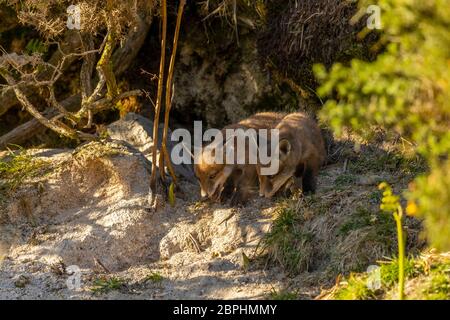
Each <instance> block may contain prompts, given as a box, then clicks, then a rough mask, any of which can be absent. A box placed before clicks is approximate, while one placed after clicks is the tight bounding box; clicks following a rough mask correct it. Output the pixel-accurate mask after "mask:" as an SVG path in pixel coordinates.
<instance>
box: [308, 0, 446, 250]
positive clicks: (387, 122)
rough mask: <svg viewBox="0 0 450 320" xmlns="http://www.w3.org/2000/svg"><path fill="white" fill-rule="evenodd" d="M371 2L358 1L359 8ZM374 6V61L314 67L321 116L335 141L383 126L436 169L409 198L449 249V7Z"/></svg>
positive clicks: (412, 0)
mask: <svg viewBox="0 0 450 320" xmlns="http://www.w3.org/2000/svg"><path fill="white" fill-rule="evenodd" d="M370 4H372V2H371V1H369V0H361V1H360V6H361V8H366V7H367V6H368V5H370ZM377 5H379V6H380V7H381V17H382V24H383V29H382V30H381V39H380V42H379V44H380V45H379V47H383V48H384V49H383V51H382V52H380V53H379V54H378V56H377V58H376V60H374V61H372V62H366V61H359V60H352V61H351V62H350V63H349V64H348V65H344V64H339V63H337V64H334V65H333V66H332V67H331V69H330V70H326V68H325V67H324V66H320V65H316V66H315V67H314V71H315V75H316V77H317V78H318V79H319V81H320V82H321V87H320V88H319V89H318V93H319V95H321V96H322V97H326V98H328V100H327V101H326V103H325V105H324V107H323V109H322V110H321V112H320V115H319V116H320V118H321V120H322V121H324V122H326V123H328V124H329V125H330V126H331V127H332V129H333V130H334V131H335V133H336V134H338V135H339V134H341V133H344V132H345V130H346V129H351V130H353V131H354V132H356V133H358V134H360V135H361V136H363V137H364V138H366V139H367V140H369V141H370V139H371V138H373V136H374V132H376V131H377V130H379V129H380V128H381V129H383V130H384V131H387V132H395V133H398V134H400V135H401V136H402V138H403V139H406V140H408V141H410V142H412V144H413V145H414V146H416V151H417V152H418V153H419V154H420V155H422V156H423V157H424V158H425V160H426V161H427V162H428V165H429V166H430V167H432V168H433V171H432V172H431V174H430V175H429V176H428V177H425V176H424V177H421V178H419V179H417V181H416V184H415V189H414V191H413V192H412V195H411V196H410V198H409V199H410V201H414V203H415V204H416V206H417V211H418V214H419V215H420V216H422V217H424V218H425V221H426V222H425V224H426V229H427V235H428V238H429V239H430V242H431V244H433V245H435V246H437V247H439V248H440V249H442V250H449V249H450V240H448V239H449V238H450V237H449V236H448V235H449V232H450V175H449V174H448V172H449V169H450V165H449V164H448V162H449V161H448V160H446V159H448V156H449V155H450V70H449V69H450V32H448V30H449V25H450V3H449V1H448V0H430V1H419V0H404V1H396V0H380V1H378V2H377ZM444 161H447V162H446V163H445V162H444ZM420 171H421V170H413V172H412V173H413V174H416V173H418V172H420ZM391 200H392V199H391ZM390 204H393V203H390ZM390 204H389V203H386V204H385V206H386V209H392V208H391V207H389V206H390ZM410 208H413V209H414V208H415V207H414V206H411V207H410ZM413 211H416V210H413Z"/></svg>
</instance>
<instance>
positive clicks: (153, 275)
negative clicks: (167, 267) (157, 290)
mask: <svg viewBox="0 0 450 320" xmlns="http://www.w3.org/2000/svg"><path fill="white" fill-rule="evenodd" d="M163 280H164V277H163V276H162V275H161V274H159V273H157V272H152V273H150V274H149V275H148V276H147V277H145V280H144V281H145V282H147V281H150V282H153V283H159V282H162V281H163Z"/></svg>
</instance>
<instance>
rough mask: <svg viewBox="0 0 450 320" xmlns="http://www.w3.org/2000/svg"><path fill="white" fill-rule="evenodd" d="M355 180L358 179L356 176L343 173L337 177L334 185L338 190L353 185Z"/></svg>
mask: <svg viewBox="0 0 450 320" xmlns="http://www.w3.org/2000/svg"><path fill="white" fill-rule="evenodd" d="M357 180H358V178H357V177H356V176H354V175H352V174H348V173H343V174H341V175H339V176H338V177H337V178H336V180H334V185H335V186H336V187H338V188H339V187H344V186H348V185H352V184H354V183H355V182H356V181H357Z"/></svg>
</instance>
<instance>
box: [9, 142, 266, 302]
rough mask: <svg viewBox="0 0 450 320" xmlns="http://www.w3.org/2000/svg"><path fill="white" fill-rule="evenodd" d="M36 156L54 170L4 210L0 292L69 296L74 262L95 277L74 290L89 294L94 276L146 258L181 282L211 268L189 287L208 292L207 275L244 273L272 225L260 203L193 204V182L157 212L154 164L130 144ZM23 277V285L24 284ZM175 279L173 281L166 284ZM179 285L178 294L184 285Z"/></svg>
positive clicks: (211, 284)
mask: <svg viewBox="0 0 450 320" xmlns="http://www.w3.org/2000/svg"><path fill="white" fill-rule="evenodd" d="M34 158H37V159H45V160H44V161H45V163H46V165H47V168H46V171H47V172H48V173H47V174H45V175H42V176H39V177H37V178H36V179H33V180H30V181H27V183H26V184H24V185H23V186H22V187H20V188H19V189H18V190H17V191H16V192H15V193H14V195H13V196H12V197H11V198H10V199H9V200H8V205H7V207H6V210H5V212H6V217H5V219H4V220H6V221H7V223H2V224H1V228H2V239H1V240H2V241H0V243H2V248H3V251H5V259H4V261H3V263H2V266H1V274H2V276H1V277H0V279H1V280H0V283H1V286H0V288H1V291H2V292H3V293H1V294H0V296H3V297H17V296H20V297H29V298H30V297H31V298H36V297H37V296H36V294H38V293H39V292H45V295H46V296H47V297H53V296H52V294H51V293H49V289H48V288H43V287H44V286H50V288H52V290H56V291H57V292H58V294H62V295H63V296H64V297H67V296H68V295H70V294H73V292H71V291H70V290H68V289H67V287H66V285H65V279H67V277H68V275H67V274H66V272H67V267H68V266H76V267H77V268H80V270H82V274H83V277H84V278H83V279H84V280H83V281H86V282H87V283H88V284H89V285H85V286H84V289H81V291H79V292H78V294H89V293H90V291H89V290H90V289H89V287H90V284H92V282H93V281H94V280H93V279H95V277H96V275H97V274H105V273H107V274H113V273H119V274H120V273H121V272H122V273H125V274H128V273H129V272H130V271H129V269H130V268H131V269H133V268H137V267H139V266H149V265H152V266H153V268H157V269H159V268H161V267H162V265H171V266H173V267H174V268H176V271H172V272H171V277H172V278H175V279H177V280H179V279H180V278H182V279H184V281H188V279H189V278H191V277H192V276H199V274H203V276H205V277H206V275H205V272H206V273H207V274H208V277H206V278H208V280H204V281H203V282H200V283H196V282H193V283H190V285H189V286H200V287H204V286H207V287H208V288H209V289H211V288H213V287H217V286H219V283H220V282H218V278H220V277H218V278H217V279H216V278H215V277H214V276H212V277H210V276H211V274H214V273H217V274H223V273H229V272H235V275H236V276H237V275H239V276H242V274H241V271H242V261H243V260H242V259H243V258H242V252H245V254H246V255H248V256H251V255H252V254H253V252H254V249H255V248H256V246H257V245H258V243H259V241H260V239H261V237H262V236H263V235H264V234H265V233H266V232H267V230H268V229H269V227H270V223H271V214H270V212H271V211H270V209H268V210H264V209H265V207H264V201H263V202H257V203H256V202H255V203H254V204H252V206H250V207H249V208H248V209H242V210H235V209H232V208H225V207H223V206H207V205H205V204H202V203H196V202H195V200H196V198H197V193H198V192H197V189H196V187H194V186H193V185H191V184H190V183H189V182H184V183H183V184H182V186H181V190H180V191H179V192H177V196H179V197H178V198H177V199H176V205H175V206H174V207H170V206H168V205H167V206H166V207H163V208H161V209H160V210H157V211H156V212H155V211H152V210H151V209H149V203H150V197H151V193H150V190H149V187H148V185H149V183H148V182H149V179H150V168H151V165H150V163H149V162H148V160H147V159H146V158H145V157H144V156H143V155H142V154H141V153H140V152H138V151H137V150H136V149H134V148H132V147H131V146H129V145H127V144H126V143H122V142H116V141H110V142H92V143H89V144H87V145H84V146H82V147H80V148H78V149H76V150H74V151H71V150H48V151H40V152H34ZM182 198H183V199H182ZM255 201H256V200H255ZM267 204H268V203H265V205H266V207H268V206H267ZM255 208H258V209H260V210H255ZM7 229H8V230H9V231H10V232H9V236H8V237H6V236H5V235H6V233H5V231H6V230H7ZM225 257H226V258H225ZM55 270H59V271H58V272H56V273H57V274H58V273H59V276H58V275H57V276H55ZM138 274H139V272H137V273H136V274H134V276H135V277H138ZM258 274H259V275H258V276H259V277H263V273H261V272H258ZM18 277H21V278H20V279H18ZM24 279H28V280H27V281H24ZM226 281H227V282H231V283H229V284H228V285H227V286H230V285H232V286H235V285H236V284H234V285H233V284H232V283H233V281H234V279H231V278H229V279H227V280H226ZM86 282H85V283H86ZM18 283H19V287H22V286H23V287H25V288H21V289H18V288H17V286H18ZM49 283H50V285H49ZM178 285H179V281H174V283H173V284H171V285H170V287H177V286H178ZM267 286H268V285H264V290H262V292H266V291H267V290H268V288H267ZM83 290H84V291H83ZM202 290H203V292H204V289H201V290H199V291H198V292H197V293H195V294H196V296H197V297H198V296H199V295H201V294H202ZM233 290H234V289H233ZM233 290H232V291H233ZM169 291H170V290H169ZM173 291H174V293H173V297H181V296H180V294H182V293H183V292H184V290H181V289H173ZM83 292H84V293H83ZM233 292H234V291H233ZM184 294H186V293H184ZM210 294H211V295H213V294H216V295H217V296H218V297H220V296H223V295H224V294H225V293H223V292H221V291H220V290H218V291H217V292H216V293H210ZM245 294H247V292H246V293H245ZM259 294H261V290H260V292H259ZM230 297H233V295H231V296H230Z"/></svg>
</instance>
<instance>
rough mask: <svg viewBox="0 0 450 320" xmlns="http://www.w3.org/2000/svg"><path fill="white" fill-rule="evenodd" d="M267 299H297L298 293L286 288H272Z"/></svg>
mask: <svg viewBox="0 0 450 320" xmlns="http://www.w3.org/2000/svg"><path fill="white" fill-rule="evenodd" d="M267 298H268V299H269V300H298V293H297V292H294V291H288V290H278V291H277V290H276V289H275V288H272V290H270V293H269V294H268V297H267Z"/></svg>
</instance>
